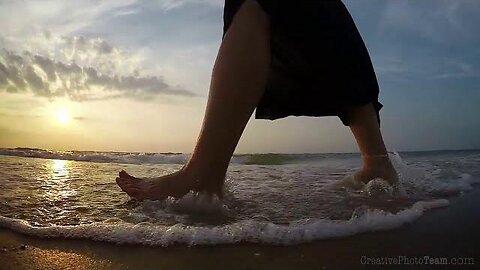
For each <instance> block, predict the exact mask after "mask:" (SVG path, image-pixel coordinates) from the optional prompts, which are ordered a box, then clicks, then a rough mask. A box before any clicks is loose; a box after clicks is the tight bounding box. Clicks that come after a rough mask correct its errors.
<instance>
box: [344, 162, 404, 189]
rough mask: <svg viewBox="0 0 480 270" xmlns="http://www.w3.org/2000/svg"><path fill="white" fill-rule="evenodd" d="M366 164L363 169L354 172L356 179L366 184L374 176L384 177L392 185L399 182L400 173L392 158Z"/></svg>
mask: <svg viewBox="0 0 480 270" xmlns="http://www.w3.org/2000/svg"><path fill="white" fill-rule="evenodd" d="M365 164H366V165H364V166H363V168H362V169H361V170H359V171H357V172H356V173H355V174H354V179H355V180H356V181H360V182H363V183H365V184H366V183H368V182H369V181H370V180H372V179H374V178H382V179H384V180H385V181H387V182H388V183H389V184H390V185H392V186H395V185H396V184H397V183H398V174H397V171H396V170H395V168H394V167H393V165H392V163H391V161H390V159H388V158H385V159H380V160H375V161H373V162H368V163H365Z"/></svg>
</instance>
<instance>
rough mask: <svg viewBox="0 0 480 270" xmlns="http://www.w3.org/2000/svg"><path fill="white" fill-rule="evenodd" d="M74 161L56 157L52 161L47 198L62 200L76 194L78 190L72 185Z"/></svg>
mask: <svg viewBox="0 0 480 270" xmlns="http://www.w3.org/2000/svg"><path fill="white" fill-rule="evenodd" d="M71 166H72V162H71V161H69V160H61V159H54V160H52V162H51V163H50V168H49V169H50V177H48V180H47V186H48V190H47V191H46V192H45V196H44V197H45V198H46V199H48V200H49V201H61V200H63V199H67V198H68V197H71V196H74V195H75V194H76V193H77V192H76V191H75V190H74V189H73V188H72V187H71V185H70V182H71V180H72V179H71V177H69V175H70V170H71Z"/></svg>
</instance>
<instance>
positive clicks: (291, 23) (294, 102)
mask: <svg viewBox="0 0 480 270" xmlns="http://www.w3.org/2000/svg"><path fill="white" fill-rule="evenodd" d="M244 1H245V0H226V1H225V7H224V15H223V16H224V17H223V18H224V27H223V34H224V35H225V33H226V32H227V30H228V28H229V26H230V24H231V22H232V20H233V17H234V16H235V14H236V12H237V11H238V10H239V8H240V6H241V5H242V3H243V2H244ZM256 1H257V2H258V3H259V4H260V6H261V7H262V8H263V10H264V11H265V13H266V14H267V16H268V18H269V22H270V44H271V45H270V46H271V63H270V74H269V79H268V83H267V86H266V89H265V93H264V95H263V97H262V98H261V100H260V102H259V104H258V106H257V108H256V112H255V118H257V119H271V120H274V119H278V118H283V117H287V116H290V115H294V116H302V115H303V116H338V117H340V119H341V121H342V122H343V124H344V125H347V126H348V124H349V120H348V116H347V113H346V112H347V111H348V109H349V108H352V107H354V106H359V105H364V104H367V103H370V102H371V103H372V104H373V106H374V108H375V111H376V112H377V116H378V121H379V122H380V117H379V111H380V109H381V108H382V104H381V103H380V102H379V101H378V94H379V88H378V83H377V79H376V76H375V72H374V70H373V66H372V62H371V60H370V56H369V54H368V51H367V48H366V47H365V44H364V42H363V40H362V37H361V36H360V33H359V32H358V30H357V28H356V26H355V23H354V22H353V19H352V17H351V16H350V13H349V12H348V10H347V9H346V7H345V5H344V4H343V3H342V2H341V1H340V0H256Z"/></svg>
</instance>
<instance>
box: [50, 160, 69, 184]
mask: <svg viewBox="0 0 480 270" xmlns="http://www.w3.org/2000/svg"><path fill="white" fill-rule="evenodd" d="M70 165H71V161H69V160H61V159H54V160H52V164H51V169H52V178H53V179H58V178H65V177H67V176H68V172H69V169H70Z"/></svg>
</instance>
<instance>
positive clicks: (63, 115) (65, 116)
mask: <svg viewBox="0 0 480 270" xmlns="http://www.w3.org/2000/svg"><path fill="white" fill-rule="evenodd" d="M55 118H56V119H57V122H58V123H60V124H67V123H69V122H70V121H71V119H72V117H71V116H70V113H69V112H67V111H66V110H59V111H57V112H55Z"/></svg>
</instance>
